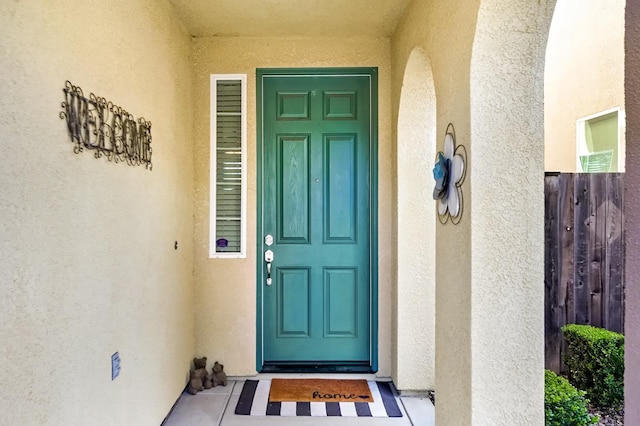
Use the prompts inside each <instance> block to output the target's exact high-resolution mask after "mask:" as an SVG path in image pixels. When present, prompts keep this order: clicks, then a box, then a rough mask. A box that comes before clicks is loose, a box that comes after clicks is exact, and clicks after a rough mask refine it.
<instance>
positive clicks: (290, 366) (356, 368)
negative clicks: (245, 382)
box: [262, 361, 374, 374]
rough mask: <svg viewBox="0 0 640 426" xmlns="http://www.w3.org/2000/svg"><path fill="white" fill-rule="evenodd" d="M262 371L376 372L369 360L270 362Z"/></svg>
mask: <svg viewBox="0 0 640 426" xmlns="http://www.w3.org/2000/svg"><path fill="white" fill-rule="evenodd" d="M262 373H329V374H332V373H347V374H363V373H364V374H367V373H374V371H373V370H372V369H371V365H369V363H368V362H329V363H322V364H318V363H316V362H295V363H292V362H286V361H285V362H282V361H281V362H268V363H265V364H264V365H263V366H262Z"/></svg>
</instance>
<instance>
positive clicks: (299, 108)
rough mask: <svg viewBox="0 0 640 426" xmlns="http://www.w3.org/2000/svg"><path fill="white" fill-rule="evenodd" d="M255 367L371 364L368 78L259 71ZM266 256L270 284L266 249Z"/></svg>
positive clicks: (370, 126) (369, 124)
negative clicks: (258, 358)
mask: <svg viewBox="0 0 640 426" xmlns="http://www.w3.org/2000/svg"><path fill="white" fill-rule="evenodd" d="M261 88H262V93H261V95H262V100H261V102H262V116H261V122H262V129H261V134H262V140H261V146H260V147H259V149H261V154H262V155H261V158H262V161H261V164H260V168H261V172H262V188H261V191H260V193H259V204H260V205H261V206H262V211H261V224H260V225H259V227H258V228H259V232H261V235H259V240H260V241H264V237H265V236H266V235H273V236H274V237H275V238H274V243H273V245H271V246H266V245H265V244H264V243H262V244H261V245H260V246H261V252H260V259H259V261H260V262H261V263H262V264H263V267H262V268H261V273H259V274H258V278H259V282H258V286H259V291H258V295H259V303H260V304H261V306H260V312H261V313H262V316H261V318H259V323H261V329H260V331H261V333H262V336H260V337H261V339H259V341H261V343H262V348H261V349H262V353H261V355H262V357H263V363H264V365H269V364H275V363H278V364H283V363H284V364H287V363H288V364H292V365H293V364H298V363H309V362H312V363H315V364H320V365H322V364H340V363H344V364H349V363H362V364H366V365H371V360H372V356H371V353H372V338H371V335H372V323H373V321H372V312H373V309H372V273H371V268H372V265H371V258H372V249H371V247H372V245H371V224H372V222H371V220H372V212H371V205H372V203H371V194H370V191H371V188H372V182H371V172H372V170H371V167H372V166H371V163H372V161H371V150H372V140H371V138H372V119H371V102H372V98H371V77H370V76H368V75H324V76H313V75H296V76H292V75H286V76H285V75H264V76H263V78H262V84H261ZM267 249H269V250H272V251H273V253H274V260H273V262H272V264H271V274H270V276H271V278H272V281H271V285H267V284H266V275H265V274H266V273H267V271H266V264H264V261H263V253H264V252H265V250H267Z"/></svg>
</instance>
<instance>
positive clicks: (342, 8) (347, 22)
mask: <svg viewBox="0 0 640 426" xmlns="http://www.w3.org/2000/svg"><path fill="white" fill-rule="evenodd" d="M410 1H411V0H169V2H170V3H171V4H172V5H173V7H174V8H175V10H176V12H177V13H178V15H179V16H180V19H182V22H183V23H184V25H185V27H186V28H187V31H188V32H189V33H190V34H191V35H192V36H228V37H243V36H244V37H265V36H270V37H284V36H287V37H306V36H314V37H329V36H332V37H359V36H369V37H371V36H373V37H388V36H391V34H392V33H393V30H394V29H395V27H396V24H397V23H398V20H399V19H400V17H401V15H402V13H403V12H404V10H405V8H406V7H407V5H408V4H409V2H410Z"/></svg>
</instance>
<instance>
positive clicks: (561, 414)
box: [544, 370, 598, 426]
mask: <svg viewBox="0 0 640 426" xmlns="http://www.w3.org/2000/svg"><path fill="white" fill-rule="evenodd" d="M584 394H585V393H584V392H583V391H579V390H578V389H576V388H574V387H573V386H572V385H571V383H569V381H568V380H567V379H565V378H564V377H560V376H558V375H556V373H554V372H553V371H549V370H545V372H544V418H545V424H546V426H586V425H591V424H594V423H597V422H598V418H597V417H592V416H591V415H590V414H589V412H588V411H587V403H588V401H587V400H586V399H585V397H584Z"/></svg>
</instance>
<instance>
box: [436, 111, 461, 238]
mask: <svg viewBox="0 0 640 426" xmlns="http://www.w3.org/2000/svg"><path fill="white" fill-rule="evenodd" d="M466 163H467V150H466V149H465V147H464V146H463V145H459V146H457V147H456V134H455V130H454V128H453V124H451V123H449V125H448V126H447V130H446V132H445V135H444V152H442V151H440V152H438V154H437V156H436V164H435V166H434V168H433V178H434V179H435V181H436V184H435V187H434V188H433V199H434V200H436V201H437V203H438V220H439V221H440V223H442V224H445V223H447V221H448V220H449V218H451V223H453V224H454V225H457V224H458V223H460V219H462V210H463V209H462V207H463V202H462V182H463V181H464V177H465V174H466Z"/></svg>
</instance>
